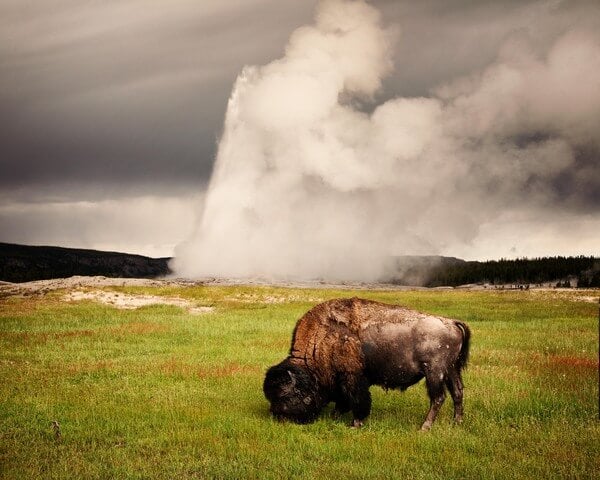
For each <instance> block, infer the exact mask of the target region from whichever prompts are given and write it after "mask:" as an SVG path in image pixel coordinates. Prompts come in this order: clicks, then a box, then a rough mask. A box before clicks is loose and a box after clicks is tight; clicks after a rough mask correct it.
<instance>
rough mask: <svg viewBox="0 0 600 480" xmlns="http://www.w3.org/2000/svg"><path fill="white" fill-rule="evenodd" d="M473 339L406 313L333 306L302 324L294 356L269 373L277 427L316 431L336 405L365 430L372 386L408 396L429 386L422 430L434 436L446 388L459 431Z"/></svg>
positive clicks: (434, 319)
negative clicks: (306, 426) (304, 426)
mask: <svg viewBox="0 0 600 480" xmlns="http://www.w3.org/2000/svg"><path fill="white" fill-rule="evenodd" d="M470 336H471V334H470V331H469V328H468V327H467V325H465V324H464V323H462V322H459V321H457V320H451V319H448V318H443V317H438V316H434V315H427V314H424V313H419V312H416V311H414V310H410V309H408V308H406V307H402V306H400V305H388V304H385V303H379V302H374V301H370V300H363V299H359V298H351V299H337V300H330V301H327V302H324V303H321V304H319V305H317V306H315V307H314V308H312V309H311V310H309V311H308V312H307V313H305V314H304V316H302V318H300V320H298V322H297V324H296V328H295V329H294V333H293V336H292V346H291V349H290V353H289V356H288V357H287V358H286V359H285V360H283V361H282V362H281V363H279V364H278V365H275V366H273V367H271V368H269V370H268V371H267V373H266V376H265V380H264V384H263V391H264V394H265V397H266V398H267V400H269V402H270V404H271V406H270V411H271V413H272V415H273V416H274V417H275V418H276V419H278V420H291V421H293V422H296V423H310V422H313V421H314V420H315V419H316V418H317V417H318V415H319V413H320V412H321V410H322V409H323V408H324V407H325V406H326V405H327V404H328V403H329V402H335V409H334V414H335V415H340V414H343V413H345V412H349V411H352V415H353V420H352V423H351V425H352V426H354V427H360V426H362V425H363V420H365V419H366V418H367V417H368V416H369V413H370V411H371V394H370V392H369V387H370V386H371V385H380V386H382V387H383V388H385V389H400V390H406V389H407V388H408V387H410V386H411V385H414V384H415V383H417V382H419V381H420V380H421V379H422V378H425V381H426V385H427V392H428V394H429V399H430V408H429V412H428V413H427V417H426V418H425V421H424V422H423V425H422V426H421V430H429V429H430V428H431V425H432V424H433V421H434V420H435V418H436V416H437V414H438V411H439V409H440V407H441V406H442V404H443V403H444V399H445V396H446V394H445V388H447V389H448V391H449V392H450V395H451V396H452V400H453V402H454V420H455V422H456V423H460V422H461V421H462V417H463V405H462V403H463V383H462V379H461V370H462V369H463V367H464V366H465V365H466V363H467V359H468V356H469V339H470Z"/></svg>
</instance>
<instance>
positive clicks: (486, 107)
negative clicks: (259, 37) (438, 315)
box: [173, 0, 600, 280]
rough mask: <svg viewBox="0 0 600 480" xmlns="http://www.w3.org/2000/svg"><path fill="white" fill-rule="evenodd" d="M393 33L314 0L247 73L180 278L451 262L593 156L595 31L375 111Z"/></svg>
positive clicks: (360, 274)
mask: <svg viewBox="0 0 600 480" xmlns="http://www.w3.org/2000/svg"><path fill="white" fill-rule="evenodd" d="M394 40H395V35H394V33H393V32H392V31H389V30H387V29H385V28H383V26H382V24H381V19H380V15H379V12H378V11H377V10H376V9H375V8H373V7H372V6H370V5H368V4H366V3H365V2H364V1H345V0H325V1H322V2H321V3H320V4H319V5H318V7H317V10H316V15H315V23H314V25H310V26H304V27H301V28H299V29H298V30H296V31H295V32H294V33H293V34H292V36H291V38H290V40H289V43H288V45H287V47H286V50H285V55H284V57H283V58H281V59H279V60H276V61H273V62H272V63H270V64H268V65H265V66H262V67H246V68H244V70H243V72H242V73H241V74H240V76H239V78H238V79H237V81H236V84H235V87H234V89H233V92H232V94H231V98H230V100H229V104H228V108H227V115H226V119H225V126H224V131H223V135H222V138H221V140H220V144H219V150H218V156H217V159H216V164H215V168H214V173H213V177H212V179H211V182H210V185H209V188H208V191H207V194H206V200H205V205H204V210H203V213H202V215H201V217H200V219H199V222H198V225H197V226H196V231H195V234H194V235H193V237H192V238H191V239H189V240H188V241H187V242H186V243H184V244H182V245H180V246H179V247H178V248H177V250H176V258H175V261H174V265H173V267H174V269H175V271H176V272H177V273H178V274H180V275H185V276H196V277H197V276H205V275H216V276H223V277H247V276H263V277H271V278H273V277H279V278H290V277H291V278H328V279H338V280H340V279H349V280H373V279H377V278H378V277H380V276H381V275H382V273H383V272H384V269H385V267H386V264H387V263H388V262H389V258H390V257H391V256H393V255H398V254H402V253H410V254H431V253H452V252H451V248H450V247H452V246H455V245H464V244H467V243H468V242H470V241H472V240H473V238H475V237H476V235H477V233H478V230H479V228H480V226H481V225H482V224H484V223H485V222H486V221H487V220H489V219H491V218H497V217H498V216H499V215H500V214H506V212H514V211H515V205H521V206H522V205H523V204H524V203H526V205H527V207H526V208H520V215H524V216H525V217H526V216H527V215H534V214H535V211H536V205H541V204H544V203H547V202H551V201H554V199H553V196H554V195H556V192H555V190H553V188H552V185H553V182H554V181H555V179H556V178H558V177H559V176H560V175H563V174H564V172H565V171H566V170H567V169H568V167H570V166H571V165H572V164H573V163H574V162H577V161H579V162H583V164H585V158H583V160H582V159H581V158H579V157H578V155H580V152H583V151H590V149H591V150H592V151H597V149H598V146H599V142H598V139H597V138H595V136H597V133H595V132H597V131H600V115H598V113H599V112H600V93H599V91H598V88H597V86H598V80H599V78H600V56H599V54H598V52H600V48H599V42H598V34H597V33H595V32H593V31H592V30H589V31H587V30H582V31H579V30H574V31H570V32H567V33H565V34H564V35H563V36H562V37H561V38H558V39H557V41H556V42H555V43H554V45H553V46H552V47H551V48H550V50H548V51H547V52H544V54H543V55H539V54H537V53H536V52H534V51H533V50H532V49H530V48H529V47H528V45H527V42H526V41H522V40H518V41H514V40H511V42H512V43H510V44H509V48H505V49H504V50H502V52H501V53H500V55H499V57H498V60H497V61H496V63H494V64H493V65H491V66H489V67H488V68H487V70H486V71H484V72H483V73H481V74H478V75H473V76H472V77H469V78H466V79H462V80H460V81H457V82H456V83H455V84H452V85H446V86H444V87H441V88H439V89H438V90H437V91H436V92H434V93H433V94H432V96H431V97H429V98H395V99H391V100H388V101H386V102H385V103H383V104H381V105H378V106H375V105H373V103H374V98H375V94H376V93H377V92H378V90H379V89H380V87H381V81H382V79H383V78H384V76H385V75H386V74H388V73H389V72H390V71H391V69H392V62H391V56H392V52H391V45H392V44H393V41H394ZM574 52H576V54H574ZM574 85H577V89H576V90H574V88H573V87H574ZM564 91H570V92H572V93H573V95H572V98H570V99H566V98H565V96H564V94H563V93H562V92H564ZM374 107H376V108H374ZM583 146H585V148H583ZM586 149H587V150H586ZM582 181H584V180H583V177H582ZM574 201H575V200H574ZM565 208H568V205H567V206H566V207H565Z"/></svg>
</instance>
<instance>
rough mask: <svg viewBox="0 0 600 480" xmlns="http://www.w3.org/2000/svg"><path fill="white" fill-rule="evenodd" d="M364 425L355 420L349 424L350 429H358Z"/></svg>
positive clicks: (360, 421)
mask: <svg viewBox="0 0 600 480" xmlns="http://www.w3.org/2000/svg"><path fill="white" fill-rule="evenodd" d="M363 425H364V423H363V421H362V420H357V419H356V418H355V419H354V420H352V423H351V424H350V427H351V428H360V427H362V426H363Z"/></svg>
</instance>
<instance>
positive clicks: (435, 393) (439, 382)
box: [421, 372, 446, 432]
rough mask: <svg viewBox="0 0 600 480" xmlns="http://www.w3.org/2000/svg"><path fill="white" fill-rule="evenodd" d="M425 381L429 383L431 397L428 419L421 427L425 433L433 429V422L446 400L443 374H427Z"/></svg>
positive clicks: (426, 418) (428, 391)
mask: <svg viewBox="0 0 600 480" xmlns="http://www.w3.org/2000/svg"><path fill="white" fill-rule="evenodd" d="M425 380H426V383H427V393H428V395H429V412H427V417H425V421H424V422H423V425H421V431H423V432H426V431H427V430H429V429H430V428H431V425H433V422H434V421H435V418H436V417H437V414H438V412H439V411H440V408H441V407H442V405H443V404H444V400H445V399H446V392H444V375H443V373H432V372H430V373H427V374H426V376H425Z"/></svg>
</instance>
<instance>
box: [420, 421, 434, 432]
mask: <svg viewBox="0 0 600 480" xmlns="http://www.w3.org/2000/svg"><path fill="white" fill-rule="evenodd" d="M429 430H431V425H428V424H426V423H424V424H423V425H422V426H421V428H420V430H419V432H423V433H424V432H428V431H429Z"/></svg>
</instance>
